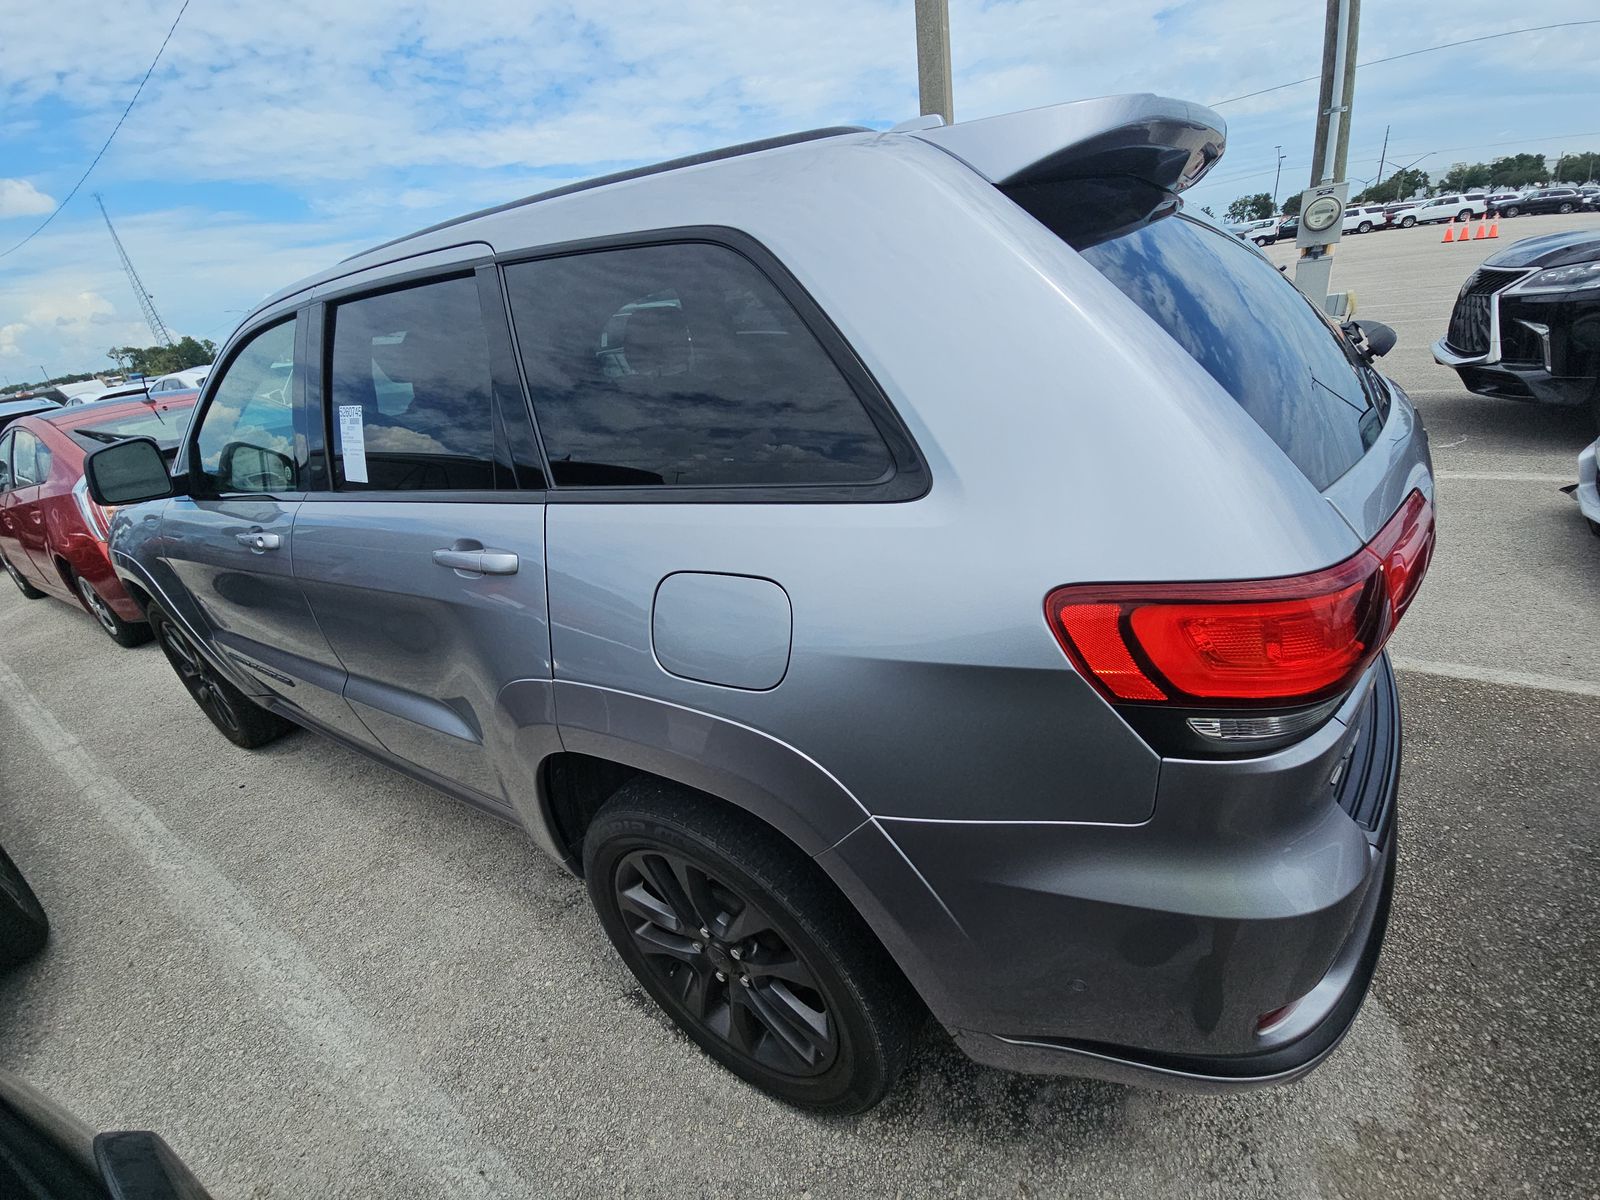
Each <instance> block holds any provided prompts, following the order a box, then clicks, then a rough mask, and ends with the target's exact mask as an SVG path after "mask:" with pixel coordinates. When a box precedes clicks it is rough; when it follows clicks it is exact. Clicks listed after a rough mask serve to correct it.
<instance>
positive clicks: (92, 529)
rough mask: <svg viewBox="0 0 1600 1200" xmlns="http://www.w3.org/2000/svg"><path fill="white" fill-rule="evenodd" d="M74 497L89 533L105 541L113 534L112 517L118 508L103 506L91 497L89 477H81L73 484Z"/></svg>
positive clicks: (98, 539)
mask: <svg viewBox="0 0 1600 1200" xmlns="http://www.w3.org/2000/svg"><path fill="white" fill-rule="evenodd" d="M72 499H73V501H74V502H75V503H76V504H77V506H78V515H79V516H81V517H82V518H83V523H84V524H85V525H86V526H88V528H89V533H90V534H91V535H92V536H93V537H94V538H95V539H96V540H97V541H101V542H103V541H105V540H106V539H107V538H108V537H110V536H111V517H112V514H113V513H115V512H116V511H117V510H116V509H115V508H102V507H101V506H100V505H98V504H96V503H95V502H94V501H93V500H91V499H90V498H89V481H88V480H87V479H85V478H81V477H80V478H79V480H78V482H77V483H75V484H73V485H72Z"/></svg>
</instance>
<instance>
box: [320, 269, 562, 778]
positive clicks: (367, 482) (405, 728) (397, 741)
mask: <svg viewBox="0 0 1600 1200" xmlns="http://www.w3.org/2000/svg"><path fill="white" fill-rule="evenodd" d="M494 308H495V304H494V303H491V302H488V301H480V284H479V281H478V280H477V279H476V278H475V277H474V276H472V275H470V274H459V275H455V276H453V277H447V278H443V279H433V280H429V281H427V282H424V283H420V284H415V285H412V286H410V287H406V288H402V289H399V290H391V291H387V292H383V293H379V294H377V295H367V296H360V297H356V298H352V299H348V300H344V301H342V302H339V303H335V304H332V305H330V316H329V319H328V322H327V325H328V329H329V332H328V333H327V337H329V338H330V339H331V352H330V354H329V355H328V358H327V361H328V362H329V364H330V366H331V371H330V373H329V375H328V377H327V379H326V380H325V381H324V386H323V389H322V394H323V395H324V396H325V403H324V405H323V408H324V409H325V411H326V413H327V414H328V416H327V425H326V426H325V427H324V430H323V434H324V436H325V437H326V438H327V444H328V446H329V448H330V459H331V475H332V480H331V486H330V487H329V488H328V489H327V490H326V491H323V492H321V493H316V492H313V493H310V494H308V495H307V497H306V499H305V503H304V504H303V505H302V506H301V509H300V513H299V516H298V517H297V518H296V521H295V576H296V579H297V580H298V581H299V583H300V586H301V588H302V589H303V590H304V592H305V595H306V598H307V600H308V601H309V602H310V604H311V608H312V611H313V612H314V613H315V614H316V618H317V623H318V625H319V626H320V627H321V629H322V631H323V632H324V633H325V634H326V635H327V637H328V641H329V643H330V644H331V645H332V647H333V649H334V651H335V653H337V654H338V656H339V659H340V661H341V662H342V663H343V664H344V665H345V667H346V668H347V669H348V671H349V681H348V683H347V684H346V686H345V697H346V698H347V699H348V700H349V702H350V705H351V707H352V708H353V709H354V710H355V711H356V712H357V713H358V714H359V715H360V717H361V719H362V721H363V722H365V723H366V725H367V726H368V727H369V728H371V730H372V731H373V733H374V734H376V735H377V737H378V739H379V740H380V741H381V742H382V743H383V745H384V746H386V747H387V748H388V749H389V751H390V752H391V753H393V754H394V755H395V756H396V757H398V758H401V759H404V760H405V761H407V762H409V763H411V764H412V765H414V766H416V767H419V768H421V769H422V770H423V771H426V772H428V773H430V774H432V775H434V776H437V777H439V778H440V779H441V780H442V781H444V782H445V783H447V784H449V785H452V786H453V787H455V788H457V789H462V790H465V791H468V792H470V793H473V794H476V795H477V796H479V797H481V798H483V799H486V800H488V801H491V802H493V803H495V804H498V805H501V806H504V807H508V808H515V806H516V804H517V803H518V801H519V799H521V800H525V801H526V800H531V798H532V797H533V795H534V781H533V778H532V771H533V769H534V768H535V767H536V766H537V764H538V759H539V757H540V754H541V751H542V750H544V749H547V748H548V747H547V746H546V745H545V744H544V742H542V741H541V740H540V738H541V736H542V734H541V729H544V730H547V732H548V735H549V738H550V739H552V740H553V737H554V730H553V722H550V721H548V720H546V719H545V718H544V717H542V716H541V713H542V710H543V709H544V708H545V707H546V706H547V705H548V697H549V692H550V631H549V627H548V624H547V612H546V603H545V569H544V505H543V503H542V493H540V492H538V491H531V490H529V491H522V490H518V480H517V478H516V474H515V469H514V468H513V467H512V466H511V463H510V461H509V459H510V456H509V454H508V452H507V445H506V443H507V439H506V436H505V433H504V426H503V422H502V421H501V420H500V419H499V417H498V415H497V403H498V402H497V400H496V397H495V370H494V368H493V366H492V365H491V359H490V348H489V347H490V343H489V336H490V334H489V330H488V329H487V326H486V320H487V319H493V315H494ZM499 311H500V314H502V315H501V316H500V317H499V319H500V320H501V321H502V322H503V320H504V318H503V311H504V309H503V306H500V309H499ZM486 314H488V317H487V318H486ZM513 378H514V376H513ZM518 408H521V405H520V402H519V404H518ZM513 415H518V414H513ZM520 416H521V419H522V420H524V421H526V415H525V412H524V413H522V414H520Z"/></svg>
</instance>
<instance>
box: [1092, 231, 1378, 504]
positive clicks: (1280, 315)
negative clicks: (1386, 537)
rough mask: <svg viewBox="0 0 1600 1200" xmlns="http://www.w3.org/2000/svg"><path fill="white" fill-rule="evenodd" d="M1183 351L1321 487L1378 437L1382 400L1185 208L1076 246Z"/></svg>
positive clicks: (1308, 320)
mask: <svg viewBox="0 0 1600 1200" xmlns="http://www.w3.org/2000/svg"><path fill="white" fill-rule="evenodd" d="M1082 254H1083V256H1084V257H1085V258H1086V259H1088V260H1089V262H1091V263H1093V264H1094V265H1095V266H1096V267H1097V268H1099V270H1100V272H1101V273H1102V274H1104V275H1105V276H1106V278H1108V279H1109V280H1111V282H1112V283H1114V284H1116V285H1117V287H1118V288H1119V289H1120V290H1121V291H1122V292H1123V293H1124V294H1125V295H1126V296H1127V297H1128V298H1129V299H1130V300H1132V301H1133V302H1134V303H1135V304H1137V305H1138V306H1139V307H1140V308H1142V309H1144V311H1145V312H1146V313H1148V314H1149V315H1150V316H1151V317H1152V318H1154V319H1155V321H1156V323H1157V324H1159V325H1160V326H1161V327H1162V328H1163V329H1165V330H1166V331H1167V332H1168V333H1169V334H1171V335H1172V337H1173V338H1174V339H1175V340H1176V341H1177V342H1178V344H1179V345H1181V346H1182V347H1183V348H1184V349H1185V350H1187V351H1188V352H1189V353H1190V354H1191V355H1193V356H1194V358H1195V360H1196V361H1197V362H1198V363H1199V364H1200V365H1201V366H1202V367H1204V368H1205V369H1206V370H1207V371H1208V372H1209V373H1210V374H1211V376H1212V378H1214V379H1215V380H1216V381H1217V382H1218V383H1219V384H1221V385H1222V387H1223V389H1224V390H1226V391H1227V393H1228V394H1229V395H1230V396H1232V397H1233V398H1234V399H1235V400H1237V401H1238V402H1239V404H1240V406H1241V407H1242V408H1243V409H1244V410H1245V411H1246V412H1248V413H1249V414H1250V415H1251V416H1252V417H1253V418H1255V421H1256V423H1257V424H1258V425H1260V426H1261V428H1262V429H1264V430H1265V431H1266V432H1267V434H1268V436H1270V437H1271V438H1272V440H1273V441H1275V442H1276V443H1277V444H1278V445H1279V447H1281V448H1282V450H1283V452H1284V453H1285V454H1287V455H1288V456H1289V457H1290V459H1292V460H1293V461H1294V463H1295V465H1296V466H1298V467H1299V468H1300V469H1301V470H1302V471H1303V472H1304V473H1305V475H1306V477H1307V478H1309V479H1310V480H1311V482H1312V483H1314V484H1316V486H1317V487H1318V488H1319V489H1320V488H1325V487H1327V486H1328V485H1329V484H1330V483H1332V482H1333V481H1334V480H1335V479H1337V478H1338V477H1339V476H1341V475H1343V474H1344V473H1345V472H1346V471H1348V470H1349V469H1350V468H1351V467H1353V466H1354V465H1355V464H1356V462H1357V461H1359V460H1360V458H1361V456H1362V455H1363V454H1364V453H1365V452H1366V448H1367V447H1368V446H1370V445H1371V444H1372V441H1373V440H1374V439H1375V438H1376V437H1377V434H1378V431H1379V430H1380V429H1381V428H1382V426H1383V418H1384V415H1385V414H1386V411H1387V408H1386V405H1387V397H1386V394H1385V393H1383V391H1382V387H1383V385H1382V383H1381V382H1380V381H1378V380H1377V377H1376V374H1375V373H1374V372H1371V371H1370V370H1367V369H1365V368H1364V367H1362V366H1361V365H1359V364H1358V363H1357V362H1356V361H1355V359H1354V358H1353V356H1352V354H1351V352H1350V351H1349V349H1348V348H1347V345H1346V343H1345V342H1344V340H1343V337H1342V336H1341V335H1340V334H1339V333H1338V332H1337V331H1336V330H1335V329H1334V328H1333V326H1332V325H1331V324H1329V322H1328V321H1327V320H1326V319H1325V318H1324V317H1323V316H1322V315H1321V314H1320V313H1318V312H1317V310H1316V309H1315V308H1313V307H1312V306H1311V304H1310V303H1309V302H1308V301H1307V300H1306V299H1305V297H1304V296H1302V295H1301V294H1300V292H1299V291H1297V290H1296V289H1295V286H1294V285H1293V284H1292V283H1290V282H1289V281H1288V280H1287V279H1285V278H1284V277H1283V276H1282V275H1280V274H1279V273H1278V272H1277V271H1276V270H1275V269H1274V268H1273V267H1272V266H1271V265H1270V264H1269V263H1266V262H1264V261H1262V259H1261V258H1260V257H1259V256H1258V255H1255V254H1252V253H1251V252H1250V251H1249V250H1248V249H1246V248H1245V247H1244V246H1243V245H1241V244H1240V243H1239V241H1238V240H1237V239H1235V238H1231V237H1228V236H1226V235H1224V234H1221V233H1218V232H1216V231H1214V230H1212V229H1210V228H1208V227H1206V226H1205V225H1202V224H1200V223H1199V222H1197V221H1193V220H1190V219H1189V218H1187V217H1181V216H1180V217H1169V218H1167V219H1165V220H1159V221H1156V222H1154V223H1153V224H1150V225H1146V226H1144V227H1142V228H1140V229H1138V230H1136V231H1134V232H1133V233H1129V234H1126V235H1124V236H1123V237H1119V238H1113V239H1112V240H1110V241H1107V242H1102V243H1100V244H1099V245H1097V246H1090V247H1088V248H1086V249H1084V250H1083V251H1082Z"/></svg>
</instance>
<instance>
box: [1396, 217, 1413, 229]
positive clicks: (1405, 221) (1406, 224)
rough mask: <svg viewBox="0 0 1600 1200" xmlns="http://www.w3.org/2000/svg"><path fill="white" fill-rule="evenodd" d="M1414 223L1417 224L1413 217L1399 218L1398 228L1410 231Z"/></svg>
mask: <svg viewBox="0 0 1600 1200" xmlns="http://www.w3.org/2000/svg"><path fill="white" fill-rule="evenodd" d="M1416 223H1417V219H1416V218H1415V217H1401V218H1400V228H1401V229H1410V228H1411V227H1412V226H1413V225H1415V224H1416Z"/></svg>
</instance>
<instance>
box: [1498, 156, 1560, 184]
mask: <svg viewBox="0 0 1600 1200" xmlns="http://www.w3.org/2000/svg"><path fill="white" fill-rule="evenodd" d="M1489 177H1490V179H1492V180H1493V181H1494V182H1495V183H1497V184H1504V185H1505V186H1507V187H1527V186H1528V185H1529V184H1530V183H1543V182H1544V181H1545V180H1547V179H1548V178H1549V177H1550V168H1549V167H1547V166H1545V161H1544V155H1542V154H1509V155H1506V156H1505V157H1504V158H1497V159H1495V160H1494V161H1493V162H1492V163H1490V164H1489Z"/></svg>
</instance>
